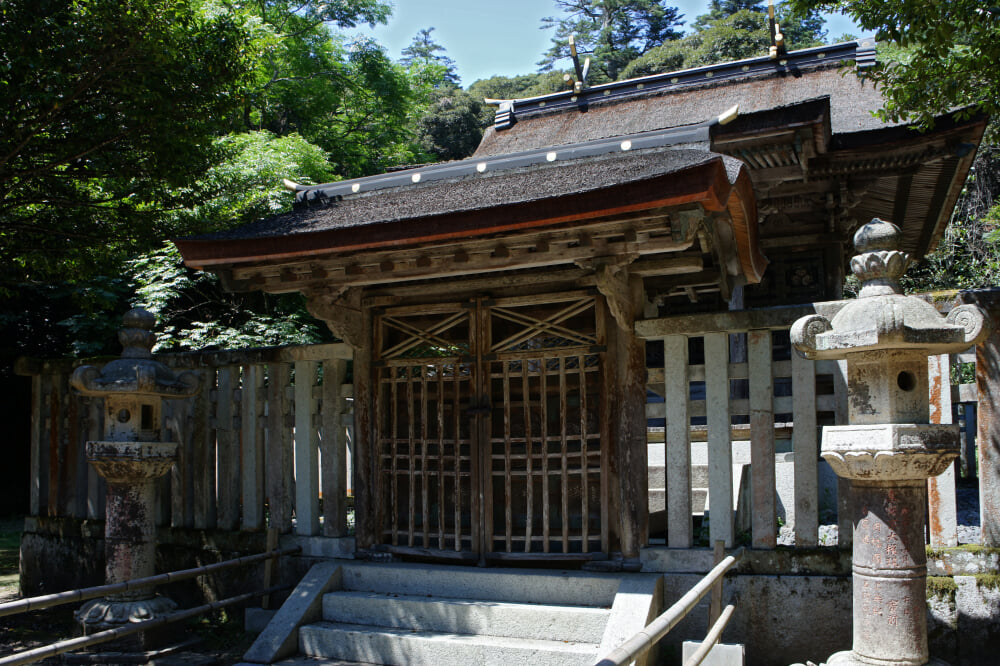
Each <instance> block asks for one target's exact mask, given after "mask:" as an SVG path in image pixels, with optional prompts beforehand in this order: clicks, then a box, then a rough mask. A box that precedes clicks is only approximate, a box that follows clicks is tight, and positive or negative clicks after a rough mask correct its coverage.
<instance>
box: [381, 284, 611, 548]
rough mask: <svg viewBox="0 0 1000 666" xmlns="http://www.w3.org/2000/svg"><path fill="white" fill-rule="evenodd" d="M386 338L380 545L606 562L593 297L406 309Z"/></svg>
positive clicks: (392, 320) (389, 314)
mask: <svg viewBox="0 0 1000 666" xmlns="http://www.w3.org/2000/svg"><path fill="white" fill-rule="evenodd" d="M375 326H376V350H378V352H377V354H376V361H375V363H374V374H375V383H376V386H377V399H376V409H375V412H376V414H375V417H376V418H375V420H376V434H377V442H378V446H379V450H378V455H379V472H380V473H379V501H380V516H381V517H382V519H381V525H382V543H383V544H385V545H386V546H389V547H391V548H393V549H395V550H397V551H398V552H411V553H412V552H417V553H419V552H426V553H427V554H431V555H433V552H434V551H437V552H439V553H441V554H442V555H443V554H444V553H445V552H450V553H453V554H456V553H457V554H477V556H478V557H479V558H480V559H481V560H482V559H483V558H484V557H494V556H497V557H516V556H519V555H520V556H525V557H539V556H541V557H545V556H550V557H559V556H569V555H578V556H579V555H585V554H588V553H590V554H593V553H596V552H600V551H605V552H606V551H607V544H608V537H607V533H608V528H607V525H606V524H605V522H606V521H605V520H604V519H603V518H602V495H603V492H604V491H603V490H602V489H603V488H604V487H605V486H606V484H602V478H603V475H602V470H603V469H604V467H605V465H606V456H605V453H604V450H603V448H602V446H601V431H602V428H601V425H602V422H603V420H604V418H603V415H602V409H603V405H604V401H603V400H602V390H603V389H602V374H601V373H602V360H603V354H604V349H603V347H602V346H601V343H602V338H603V336H602V335H601V332H600V328H599V317H598V316H597V305H596V299H595V296H594V295H592V294H587V293H585V292H575V293H571V294H559V295H555V296H547V297H544V298H540V297H529V298H514V299H503V300H500V301H490V300H486V299H481V300H480V301H478V302H477V303H469V304H451V305H444V306H442V305H435V306H429V307H427V308H420V307H407V308H395V309H392V310H388V311H386V312H380V313H378V314H377V316H376V317H375ZM480 498H482V500H480ZM481 506H482V507H485V509H481Z"/></svg>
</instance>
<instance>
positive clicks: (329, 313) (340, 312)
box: [306, 288, 368, 349]
mask: <svg viewBox="0 0 1000 666" xmlns="http://www.w3.org/2000/svg"><path fill="white" fill-rule="evenodd" d="M306 298H307V300H306V308H307V309H308V310H309V314H311V315H312V316H314V317H316V318H317V319H322V320H323V321H324V322H326V325H327V327H329V329H330V330H331V331H333V334H334V335H336V336H337V337H338V338H340V339H341V340H343V341H344V342H346V343H347V344H349V345H350V346H351V347H354V348H355V349H360V348H362V347H364V346H365V345H366V344H367V338H368V335H367V333H368V332H367V331H365V330H364V326H363V325H362V323H361V322H362V318H361V290H360V289H357V288H352V289H347V290H343V291H335V292H333V293H330V292H323V293H320V292H311V293H308V294H306Z"/></svg>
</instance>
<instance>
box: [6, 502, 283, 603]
mask: <svg viewBox="0 0 1000 666" xmlns="http://www.w3.org/2000/svg"><path fill="white" fill-rule="evenodd" d="M265 550H266V535H265V533H264V532H263V531H257V532H224V531H213V530H196V529H183V528H171V527H161V528H159V529H158V530H157V549H156V571H157V573H161V572H167V571H177V570H181V569H191V568H194V567H199V566H203V565H206V564H213V563H215V562H221V561H223V560H228V559H233V558H236V557H242V556H246V555H255V554H257V553H262V552H264V551H265ZM285 559H287V558H285ZM286 566H287V565H286ZM263 570H264V565H263V563H258V564H252V565H248V566H242V567H233V568H231V569H226V570H224V571H221V572H218V573H213V574H211V575H209V576H203V577H199V578H195V579H192V580H187V581H181V582H178V583H173V584H171V585H170V586H165V587H163V588H161V589H162V591H163V592H165V593H166V594H168V596H170V597H171V598H172V599H173V600H174V601H176V602H177V603H178V605H179V606H180V607H181V608H186V607H190V606H194V605H197V604H199V603H204V602H205V601H215V600H219V599H224V598H226V597H229V596H233V595H236V594H241V593H244V592H251V591H253V590H255V589H260V588H261V581H262V580H263ZM294 575H295V574H294V572H292V571H289V572H288V574H287V575H286V576H282V577H281V582H289V583H294V582H295V581H294V580H292V579H293V578H294ZM103 584H104V521H96V520H78V519H73V518H47V517H29V518H26V519H25V521H24V533H23V534H22V535H21V594H22V595H23V596H36V595H41V594H50V593H52V592H62V591H65V590H73V589H77V588H81V587H89V586H93V585H103Z"/></svg>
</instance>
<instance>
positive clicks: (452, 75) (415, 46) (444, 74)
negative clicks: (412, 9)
mask: <svg viewBox="0 0 1000 666" xmlns="http://www.w3.org/2000/svg"><path fill="white" fill-rule="evenodd" d="M432 32H434V28H423V29H421V30H420V31H418V32H417V34H416V36H414V38H413V41H412V42H410V45H409V46H407V47H406V48H405V49H403V57H402V58H401V59H400V62H401V63H403V64H404V65H405V66H406V67H407V68H410V69H414V68H417V69H426V68H432V69H433V70H435V71H436V72H438V75H437V77H435V78H437V79H438V80H437V82H436V83H435V87H436V86H442V85H443V86H451V87H457V86H458V85H459V83H460V79H459V77H458V73H457V72H456V71H455V61H454V60H452V59H451V58H449V57H448V56H446V55H444V52H445V48H444V47H443V46H441V45H440V44H438V43H437V42H435V41H434V38H433V37H432V36H431V33H432ZM439 52H440V53H439Z"/></svg>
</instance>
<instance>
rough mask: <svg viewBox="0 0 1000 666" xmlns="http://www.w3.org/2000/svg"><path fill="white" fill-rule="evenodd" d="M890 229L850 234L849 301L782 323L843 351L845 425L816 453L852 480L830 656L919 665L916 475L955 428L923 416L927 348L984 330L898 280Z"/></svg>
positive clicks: (977, 316)
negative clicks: (847, 617)
mask: <svg viewBox="0 0 1000 666" xmlns="http://www.w3.org/2000/svg"><path fill="white" fill-rule="evenodd" d="M900 236H901V234H900V231H899V229H898V228H897V227H896V226H895V225H894V224H891V223H889V222H883V221H882V220H879V219H875V220H872V221H871V222H870V223H869V224H866V225H865V226H863V227H861V229H859V230H858V232H857V233H856V234H855V235H854V247H855V249H856V250H857V255H855V257H854V258H853V259H852V261H851V269H852V270H853V271H854V274H855V275H857V277H858V279H859V280H861V282H862V287H861V293H860V294H859V297H858V299H857V300H854V301H850V302H848V303H846V304H845V305H844V307H843V308H842V309H841V310H840V311H839V312H838V313H837V314H836V315H835V316H834V317H833V318H832V319H830V320H828V319H826V318H825V317H822V316H819V315H812V316H808V317H803V318H802V319H799V320H798V321H796V322H795V324H794V326H793V327H792V331H791V338H792V343H793V345H794V346H795V348H796V349H797V350H798V351H799V352H800V353H801V354H803V355H804V356H805V357H806V358H810V359H846V361H847V394H848V419H849V425H842V426H826V427H824V428H823V445H822V456H823V458H824V459H825V460H826V461H827V462H828V463H829V464H830V466H831V467H832V468H833V470H834V472H836V473H837V475H838V476H841V477H844V478H846V479H850V481H851V489H852V496H851V510H852V514H853V515H852V518H853V522H854V551H853V557H852V568H853V573H854V576H853V590H854V611H853V630H854V633H853V649H852V650H851V651H850V652H839V653H837V654H835V655H833V657H831V658H830V660H829V662H828V663H829V664H831V665H832V664H851V665H854V664H858V665H860V664H881V665H886V666H888V665H895V664H908V665H914V666H916V665H922V664H939V663H942V662H939V661H938V660H929V655H928V651H927V609H926V594H927V593H926V578H927V557H926V550H925V545H924V523H925V519H926V509H925V502H926V480H927V478H928V477H931V476H937V475H938V474H940V473H942V472H943V471H944V470H946V469H947V467H948V465H949V464H950V463H951V462H952V460H953V459H954V458H955V457H956V456H957V455H958V453H959V434H958V429H957V426H952V425H941V424H932V423H930V406H929V398H928V371H927V357H928V356H930V355H937V354H948V353H957V352H961V351H964V350H966V349H968V348H969V347H970V346H972V345H975V344H976V343H977V342H979V341H981V340H982V339H983V338H984V337H985V336H986V334H987V331H986V330H985V322H986V317H985V314H984V313H983V312H982V310H980V309H979V308H978V307H976V306H969V305H963V306H961V307H958V308H955V309H954V310H952V311H951V312H950V313H949V314H948V316H947V318H945V317H943V316H942V315H941V314H940V313H938V311H937V310H936V309H935V308H934V307H933V306H932V305H930V304H929V303H927V302H926V301H923V300H921V299H919V298H916V297H912V296H904V295H903V294H902V293H901V290H900V287H899V278H900V277H902V275H903V273H904V271H905V270H906V265H907V263H908V261H909V256H908V255H907V254H906V253H904V252H901V251H900V250H899V247H900Z"/></svg>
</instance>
